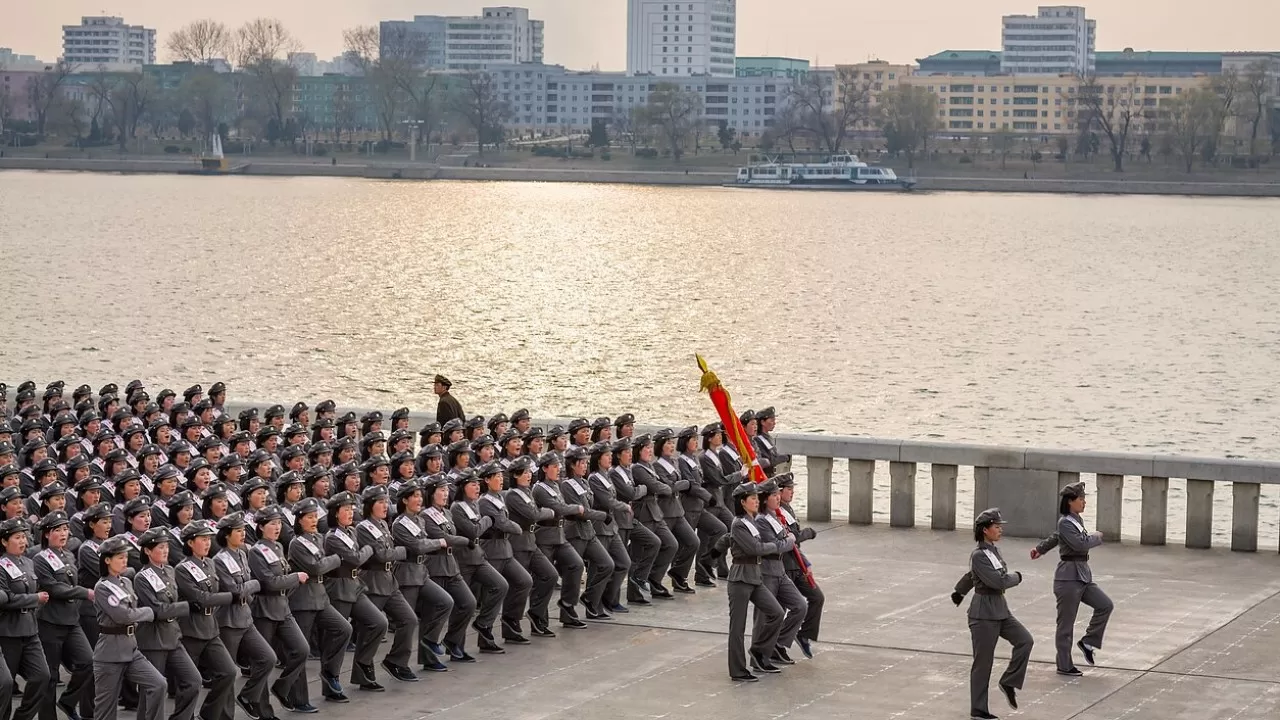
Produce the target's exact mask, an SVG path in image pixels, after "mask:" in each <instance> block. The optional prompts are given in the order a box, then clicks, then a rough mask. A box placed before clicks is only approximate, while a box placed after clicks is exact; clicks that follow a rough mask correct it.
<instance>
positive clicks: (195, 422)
mask: <svg viewBox="0 0 1280 720" xmlns="http://www.w3.org/2000/svg"><path fill="white" fill-rule="evenodd" d="M203 425H204V423H202V422H200V418H198V417H188V418H187V419H186V420H183V421H182V429H183V430H186V429H187V428H193V427H201V426H203Z"/></svg>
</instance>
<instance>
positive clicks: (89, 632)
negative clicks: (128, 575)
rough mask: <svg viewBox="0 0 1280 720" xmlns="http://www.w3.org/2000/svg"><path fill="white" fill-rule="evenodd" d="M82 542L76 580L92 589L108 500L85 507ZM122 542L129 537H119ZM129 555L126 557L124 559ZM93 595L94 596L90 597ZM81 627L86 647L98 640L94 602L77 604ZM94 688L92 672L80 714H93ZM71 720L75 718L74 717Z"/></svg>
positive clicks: (106, 528) (106, 531)
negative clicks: (86, 643)
mask: <svg viewBox="0 0 1280 720" xmlns="http://www.w3.org/2000/svg"><path fill="white" fill-rule="evenodd" d="M83 520H84V542H82V543H80V547H79V548H77V549H76V580H77V582H78V583H79V585H80V587H82V588H84V589H85V590H93V589H94V587H95V586H97V584H98V581H99V580H101V579H102V575H101V569H100V568H99V561H98V546H99V545H101V544H102V543H103V542H104V541H105V540H106V539H107V538H109V537H111V503H107V502H100V503H96V504H94V505H90V506H89V507H87V508H85V510H84V518H83ZM121 540H122V542H124V543H125V545H128V541H125V540H123V538H122V539H121ZM127 559H128V558H126V561H127ZM90 599H91V600H93V599H96V597H95V596H91V597H90ZM80 629H81V630H83V631H84V637H85V640H87V641H88V642H89V647H90V648H93V647H96V646H97V644H98V610H97V608H96V607H95V606H94V603H93V602H86V603H81V605H80ZM95 693H96V691H95V689H94V676H93V675H92V674H90V676H89V683H88V685H87V686H86V687H85V689H84V692H83V693H82V694H81V696H80V715H81V717H83V718H86V719H87V718H91V717H93V714H94V709H93V707H94V706H93V703H94V698H95V697H96V695H95ZM73 720H74V719H73Z"/></svg>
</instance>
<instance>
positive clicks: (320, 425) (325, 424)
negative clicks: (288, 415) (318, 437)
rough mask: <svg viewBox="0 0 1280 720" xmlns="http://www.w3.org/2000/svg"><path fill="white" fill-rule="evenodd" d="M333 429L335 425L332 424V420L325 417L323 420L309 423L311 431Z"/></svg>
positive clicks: (318, 419) (317, 419) (319, 419)
mask: <svg viewBox="0 0 1280 720" xmlns="http://www.w3.org/2000/svg"><path fill="white" fill-rule="evenodd" d="M334 427H335V424H334V422H333V419H332V418H327V417H324V418H316V419H315V420H314V421H313V422H312V423H311V429H312V430H323V429H324V428H329V429H333V428H334Z"/></svg>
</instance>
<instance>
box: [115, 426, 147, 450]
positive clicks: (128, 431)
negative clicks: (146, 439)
mask: <svg viewBox="0 0 1280 720" xmlns="http://www.w3.org/2000/svg"><path fill="white" fill-rule="evenodd" d="M146 432H147V431H146V430H143V429H142V428H141V427H139V426H137V425H130V426H129V427H127V428H125V429H124V430H123V431H121V433H120V437H121V439H123V440H124V442H125V444H126V445H128V444H129V438H131V437H133V436H134V435H142V434H145V433H146Z"/></svg>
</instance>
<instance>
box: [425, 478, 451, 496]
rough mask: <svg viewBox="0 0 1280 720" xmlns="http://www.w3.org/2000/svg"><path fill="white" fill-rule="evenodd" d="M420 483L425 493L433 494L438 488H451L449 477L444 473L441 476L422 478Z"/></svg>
mask: <svg viewBox="0 0 1280 720" xmlns="http://www.w3.org/2000/svg"><path fill="white" fill-rule="evenodd" d="M419 482H420V483H421V484H422V490H423V491H424V492H426V493H431V492H433V491H434V490H435V489H436V488H442V487H449V476H448V475H445V474H444V473H440V474H439V475H432V476H431V477H426V478H422V480H420V481H419Z"/></svg>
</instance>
